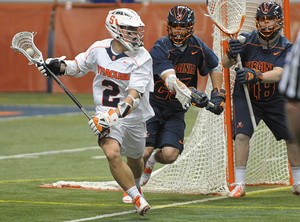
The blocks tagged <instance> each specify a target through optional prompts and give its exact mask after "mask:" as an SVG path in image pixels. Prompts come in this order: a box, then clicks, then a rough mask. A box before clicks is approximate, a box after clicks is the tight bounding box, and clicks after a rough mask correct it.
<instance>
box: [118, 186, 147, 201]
mask: <svg viewBox="0 0 300 222" xmlns="http://www.w3.org/2000/svg"><path fill="white" fill-rule="evenodd" d="M139 192H140V194H141V195H142V196H143V197H144V194H143V191H142V189H141V187H139ZM122 201H123V203H132V198H131V197H130V196H129V195H128V194H127V193H126V192H124V194H123V198H122Z"/></svg>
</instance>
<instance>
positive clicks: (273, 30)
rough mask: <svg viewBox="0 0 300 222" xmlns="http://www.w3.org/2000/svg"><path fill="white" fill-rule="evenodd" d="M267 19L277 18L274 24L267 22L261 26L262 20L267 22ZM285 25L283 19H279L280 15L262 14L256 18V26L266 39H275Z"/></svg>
mask: <svg viewBox="0 0 300 222" xmlns="http://www.w3.org/2000/svg"><path fill="white" fill-rule="evenodd" d="M267 20H276V21H275V24H274V25H272V26H268V25H267V24H266V25H265V27H261V25H260V22H264V21H265V22H266V21H267ZM282 26H283V21H282V19H279V18H278V16H261V17H258V18H257V19H256V28H257V31H258V32H259V35H260V36H261V38H262V39H264V40H272V39H274V38H275V37H276V36H277V34H278V33H279V32H280V31H281V29H282Z"/></svg>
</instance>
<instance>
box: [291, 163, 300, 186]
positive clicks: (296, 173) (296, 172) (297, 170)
mask: <svg viewBox="0 0 300 222" xmlns="http://www.w3.org/2000/svg"><path fill="white" fill-rule="evenodd" d="M291 170H292V174H293V181H294V184H296V183H297V182H299V181H300V166H298V167H291Z"/></svg>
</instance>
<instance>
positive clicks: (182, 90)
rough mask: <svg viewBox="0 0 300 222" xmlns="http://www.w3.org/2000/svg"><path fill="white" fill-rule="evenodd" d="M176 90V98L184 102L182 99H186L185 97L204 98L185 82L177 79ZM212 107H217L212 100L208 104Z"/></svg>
mask: <svg viewBox="0 0 300 222" xmlns="http://www.w3.org/2000/svg"><path fill="white" fill-rule="evenodd" d="M173 85H174V88H175V91H176V96H175V97H176V98H177V99H178V100H179V101H180V102H181V103H182V100H184V98H190V97H194V98H195V99H198V100H200V101H201V100H203V98H202V97H201V96H199V95H198V94H196V93H194V92H192V91H191V90H190V89H189V88H187V87H186V86H185V85H184V84H183V83H181V82H179V81H175V82H174V83H173ZM207 105H208V106H210V107H212V108H213V107H215V104H213V103H212V102H208V104H207Z"/></svg>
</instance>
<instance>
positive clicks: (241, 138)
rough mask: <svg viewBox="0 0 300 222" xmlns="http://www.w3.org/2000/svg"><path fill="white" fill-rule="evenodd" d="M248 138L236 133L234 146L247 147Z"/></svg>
mask: <svg viewBox="0 0 300 222" xmlns="http://www.w3.org/2000/svg"><path fill="white" fill-rule="evenodd" d="M249 140H250V137H249V136H248V135H246V134H244V133H238V134H237V135H236V136H235V144H236V145H237V144H239V145H247V144H248V143H249Z"/></svg>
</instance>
